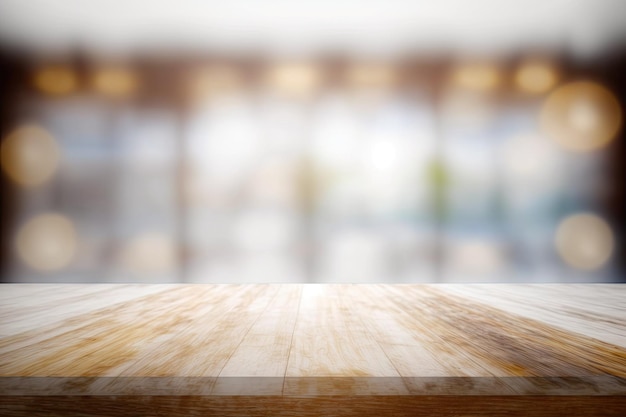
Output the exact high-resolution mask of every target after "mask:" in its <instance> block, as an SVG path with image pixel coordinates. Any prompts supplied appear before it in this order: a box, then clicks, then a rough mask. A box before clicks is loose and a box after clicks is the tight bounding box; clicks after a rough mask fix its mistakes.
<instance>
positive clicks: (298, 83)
mask: <svg viewBox="0 0 626 417" xmlns="http://www.w3.org/2000/svg"><path fill="white" fill-rule="evenodd" d="M266 77H267V82H268V84H269V85H270V86H271V87H273V88H275V89H277V90H279V91H281V92H283V93H287V94H294V95H308V94H311V93H312V92H314V91H315V90H316V89H317V88H318V87H319V86H320V85H321V82H322V73H321V71H320V70H319V68H318V67H316V66H314V65H312V64H307V63H290V64H279V65H275V66H274V67H272V68H270V69H269V70H268V72H267V74H266Z"/></svg>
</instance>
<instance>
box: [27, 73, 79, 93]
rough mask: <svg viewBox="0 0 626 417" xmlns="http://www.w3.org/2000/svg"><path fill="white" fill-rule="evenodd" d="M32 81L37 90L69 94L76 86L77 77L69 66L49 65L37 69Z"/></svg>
mask: <svg viewBox="0 0 626 417" xmlns="http://www.w3.org/2000/svg"><path fill="white" fill-rule="evenodd" d="M33 83H34V85H35V87H37V89H38V90H39V91H41V92H42V93H45V94H51V95H63V94H69V93H71V92H73V91H74V90H76V88H77V87H78V77H77V76H76V73H74V71H72V69H71V68H69V67H65V66H49V67H44V68H41V69H39V70H38V71H37V72H36V73H35V76H34V79H33Z"/></svg>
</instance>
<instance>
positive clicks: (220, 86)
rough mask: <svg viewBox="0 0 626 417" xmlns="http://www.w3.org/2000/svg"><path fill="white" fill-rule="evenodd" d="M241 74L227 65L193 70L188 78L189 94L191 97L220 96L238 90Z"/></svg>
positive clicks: (241, 80) (241, 82) (241, 78)
mask: <svg viewBox="0 0 626 417" xmlns="http://www.w3.org/2000/svg"><path fill="white" fill-rule="evenodd" d="M243 82H244V79H243V74H242V73H241V72H240V71H239V70H237V68H235V67H232V66H229V65H225V64H223V65H212V66H210V67H207V68H201V69H197V70H195V71H194V72H193V73H192V74H191V77H190V78H189V84H188V89H189V95H190V97H191V98H192V99H194V100H197V99H202V98H205V97H210V96H222V95H225V94H230V93H233V92H236V91H238V90H239V89H240V88H241V87H242V86H243Z"/></svg>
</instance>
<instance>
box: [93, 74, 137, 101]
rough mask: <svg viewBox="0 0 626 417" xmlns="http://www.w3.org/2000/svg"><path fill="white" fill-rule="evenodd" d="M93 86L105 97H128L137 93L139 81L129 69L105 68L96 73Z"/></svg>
mask: <svg viewBox="0 0 626 417" xmlns="http://www.w3.org/2000/svg"><path fill="white" fill-rule="evenodd" d="M92 86H93V88H94V89H95V90H96V91H97V92H98V93H100V94H103V95H105V96H110V97H128V96H130V95H132V94H133V93H135V92H136V91H137V88H138V86H139V80H138V79H137V77H136V76H135V74H134V73H133V72H132V71H130V70H129V69H126V68H122V67H103V68H98V69H97V70H96V71H94V73H93V78H92Z"/></svg>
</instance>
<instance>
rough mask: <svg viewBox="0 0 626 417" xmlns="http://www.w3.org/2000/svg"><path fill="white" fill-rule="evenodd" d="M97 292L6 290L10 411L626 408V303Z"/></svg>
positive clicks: (490, 289) (534, 289)
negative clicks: (105, 402)
mask: <svg viewBox="0 0 626 417" xmlns="http://www.w3.org/2000/svg"><path fill="white" fill-rule="evenodd" d="M82 287H85V288H82ZM82 287H81V286H71V287H68V286H63V285H51V286H50V285H45V286H43V287H32V286H24V285H20V286H17V287H13V286H11V285H9V286H8V287H6V288H7V292H6V293H4V294H7V293H10V294H11V297H8V296H6V295H5V296H4V297H0V311H4V312H5V313H7V315H2V316H0V330H1V329H8V330H6V333H7V335H6V336H5V337H4V338H2V339H0V397H2V396H7V397H20V396H22V397H24V396H27V395H29V394H37V395H43V396H46V395H61V394H67V395H73V396H79V397H82V396H85V395H97V396H102V395H114V396H124V395H130V394H132V395H139V396H141V395H151V396H156V395H159V396H161V395H162V396H168V395H169V396H172V395H175V394H185V395H196V396H227V397H231V396H233V397H236V396H240V395H244V396H245V395H247V396H259V397H266V396H268V395H280V396H283V397H309V396H327V395H330V396H340V397H341V396H343V397H346V396H351V395H359V396H364V397H368V396H385V395H395V396H397V397H405V396H408V397H411V396H414V395H419V396H440V395H443V396H448V395H461V394H462V395H471V396H472V397H473V396H488V395H495V394H498V395H507V396H523V395H529V394H533V395H536V394H543V395H545V394H551V395H564V396H571V397H576V398H578V397H580V396H587V395H605V396H606V395H611V396H615V395H618V396H623V395H626V349H625V348H624V347H622V346H620V345H619V344H613V343H610V341H611V340H614V339H615V337H616V336H620V335H621V334H622V332H623V326H624V325H623V323H622V322H621V321H619V320H618V319H619V317H621V315H622V314H623V311H624V308H623V307H624V306H623V301H622V298H621V294H622V292H620V291H623V290H621V287H620V288H619V289H614V288H612V287H611V286H595V285H594V286H564V287H559V286H547V287H546V286H542V285H535V286H524V287H523V288H522V290H521V291H520V292H519V293H518V292H517V287H516V286H499V285H491V286H473V285H472V286H467V285H318V284H305V285H296V284H284V285H159V286H141V285H138V286H134V285H106V286H94V287H90V286H89V285H86V286H82ZM96 287H98V288H96ZM524 298H525V299H527V303H526V304H528V306H526V304H524V303H522V300H523V299H524ZM26 300H28V301H26ZM22 301H23V305H21V306H19V305H18V304H20V303H21V302H22ZM43 306H45V310H46V311H47V314H44V308H43ZM551 306H553V307H551ZM12 307H15V313H14V314H13V315H11V314H8V313H9V312H10V311H11V308H12ZM596 313H597V316H598V321H599V325H598V327H597V328H595V329H594V328H593V326H592V319H593V316H594V314H596ZM48 316H49V317H48ZM543 317H546V319H545V320H544V319H543ZM19 329H22V330H20V331H18V330H19ZM581 329H582V330H581ZM16 332H17V333H16ZM0 333H1V331H0ZM9 333H10V334H9ZM618 341H619V340H618Z"/></svg>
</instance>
